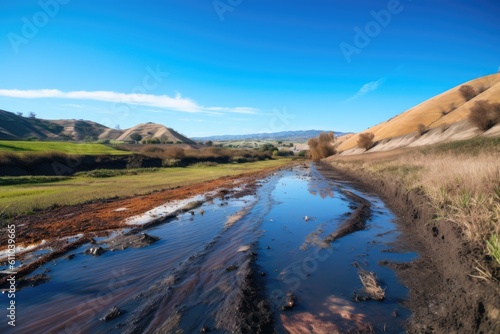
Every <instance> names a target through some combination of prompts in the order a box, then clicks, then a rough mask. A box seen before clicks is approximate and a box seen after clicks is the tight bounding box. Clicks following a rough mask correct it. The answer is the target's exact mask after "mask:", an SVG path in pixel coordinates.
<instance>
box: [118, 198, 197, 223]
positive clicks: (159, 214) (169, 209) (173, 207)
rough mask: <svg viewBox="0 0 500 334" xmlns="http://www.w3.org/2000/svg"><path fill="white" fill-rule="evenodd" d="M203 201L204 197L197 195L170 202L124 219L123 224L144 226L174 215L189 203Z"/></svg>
mask: <svg viewBox="0 0 500 334" xmlns="http://www.w3.org/2000/svg"><path fill="white" fill-rule="evenodd" d="M204 199H205V196H203V195H198V196H194V197H191V198H187V199H183V200H178V201H171V202H168V203H165V204H163V205H160V206H157V207H156V208H154V209H151V210H149V211H147V212H144V213H143V214H140V215H137V216H132V217H129V218H127V219H125V221H124V222H125V224H128V225H144V224H147V223H150V222H152V221H154V220H157V219H162V218H166V217H169V216H172V215H175V214H176V213H177V212H178V211H180V210H181V209H182V208H184V207H185V206H186V205H188V204H189V203H191V202H195V201H202V200H204Z"/></svg>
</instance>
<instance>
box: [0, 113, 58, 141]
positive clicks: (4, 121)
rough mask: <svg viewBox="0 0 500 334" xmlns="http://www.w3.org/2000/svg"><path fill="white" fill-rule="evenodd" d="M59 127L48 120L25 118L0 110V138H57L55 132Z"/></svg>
mask: <svg viewBox="0 0 500 334" xmlns="http://www.w3.org/2000/svg"><path fill="white" fill-rule="evenodd" d="M60 130H61V128H60V127H58V126H57V125H52V124H51V123H50V122H48V121H43V120H40V119H34V118H25V117H22V116H18V115H16V114H13V113H11V112H8V111H5V110H0V140H2V139H7V140H16V139H26V138H29V137H35V138H40V139H42V138H43V139H59V138H60V136H59V135H58V134H56V133H54V131H55V132H57V131H60Z"/></svg>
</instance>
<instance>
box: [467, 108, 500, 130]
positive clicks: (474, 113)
mask: <svg viewBox="0 0 500 334" xmlns="http://www.w3.org/2000/svg"><path fill="white" fill-rule="evenodd" d="M469 121H470V122H471V123H472V124H473V125H474V126H477V127H478V128H479V129H480V130H482V131H486V130H488V129H490V128H491V127H493V126H494V125H495V124H496V123H498V122H499V121H500V103H489V102H488V101H484V100H481V101H477V102H476V103H475V104H474V106H473V107H472V108H471V109H470V113H469Z"/></svg>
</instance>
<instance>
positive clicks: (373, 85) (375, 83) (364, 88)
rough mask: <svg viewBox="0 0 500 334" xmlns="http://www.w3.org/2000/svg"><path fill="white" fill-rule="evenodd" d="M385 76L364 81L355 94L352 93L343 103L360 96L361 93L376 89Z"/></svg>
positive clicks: (364, 93)
mask: <svg viewBox="0 0 500 334" xmlns="http://www.w3.org/2000/svg"><path fill="white" fill-rule="evenodd" d="M387 78H388V77H382V78H380V79H378V80H375V81H370V82H367V83H365V84H364V85H363V86H361V88H360V89H359V90H358V92H357V93H356V94H354V95H353V96H351V97H350V98H348V99H347V100H345V101H344V103H345V102H350V101H352V100H355V99H357V98H360V97H361V96H363V95H366V94H368V93H369V92H373V91H375V90H377V89H378V88H379V87H380V86H381V85H382V84H383V83H384V82H385V81H386V80H387Z"/></svg>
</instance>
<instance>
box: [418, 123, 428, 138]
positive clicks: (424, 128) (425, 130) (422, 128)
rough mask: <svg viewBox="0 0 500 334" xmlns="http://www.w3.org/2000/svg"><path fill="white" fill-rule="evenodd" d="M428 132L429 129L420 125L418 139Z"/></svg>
mask: <svg viewBox="0 0 500 334" xmlns="http://www.w3.org/2000/svg"><path fill="white" fill-rule="evenodd" d="M426 132H427V127H426V126H425V125H424V124H422V123H420V124H419V125H417V136H416V138H418V137H420V136H421V135H423V134H424V133H426Z"/></svg>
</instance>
